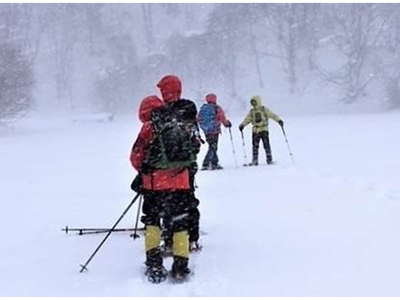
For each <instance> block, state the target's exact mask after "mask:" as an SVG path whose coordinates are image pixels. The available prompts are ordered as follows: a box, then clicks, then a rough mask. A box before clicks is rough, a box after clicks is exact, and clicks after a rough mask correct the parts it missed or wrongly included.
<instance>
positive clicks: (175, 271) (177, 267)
mask: <svg viewBox="0 0 400 300" xmlns="http://www.w3.org/2000/svg"><path fill="white" fill-rule="evenodd" d="M188 264H189V259H188V258H186V257H181V256H174V263H173V264H172V269H171V276H172V278H173V279H174V280H176V281H184V280H185V279H186V278H187V276H188V275H189V274H190V269H189V268H188Z"/></svg>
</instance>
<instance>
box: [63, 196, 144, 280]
mask: <svg viewBox="0 0 400 300" xmlns="http://www.w3.org/2000/svg"><path fill="white" fill-rule="evenodd" d="M141 195H142V194H141V193H137V194H136V196H135V197H134V198H133V199H132V201H131V202H130V203H129V205H128V206H127V208H126V209H125V210H124V212H123V213H122V215H121V216H120V217H119V218H118V220H117V221H116V222H115V224H114V225H113V226H112V227H111V228H110V229H105V230H104V231H100V232H107V235H106V236H105V237H104V239H103V240H102V241H101V242H100V244H99V245H98V246H97V248H96V249H95V250H94V251H93V253H92V254H91V255H90V257H89V259H88V260H87V261H86V262H85V263H84V264H83V265H80V266H81V270H80V273H82V272H83V271H85V270H87V266H88V264H89V263H90V262H91V261H92V259H93V257H94V256H95V255H96V253H97V252H98V251H99V250H100V248H101V247H102V246H103V244H104V243H105V241H106V240H107V239H108V237H109V236H110V235H111V233H112V232H115V231H118V229H116V227H117V225H118V224H119V222H120V221H121V220H122V219H123V217H124V216H125V215H126V213H127V212H128V211H129V209H130V208H131V207H132V205H133V204H134V203H135V202H136V200H137V199H138V198H139V197H140V200H139V206H138V211H137V215H136V224H135V228H134V233H133V234H132V235H131V236H132V237H133V238H134V239H136V238H138V237H139V236H138V235H137V230H138V222H139V214H140V207H141V204H142V199H143V197H141ZM68 230H71V229H68V227H66V230H65V231H66V232H68ZM121 231H128V230H127V229H123V230H121ZM96 233H99V232H96Z"/></svg>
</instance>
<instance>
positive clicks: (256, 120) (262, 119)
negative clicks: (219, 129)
mask: <svg viewBox="0 0 400 300" xmlns="http://www.w3.org/2000/svg"><path fill="white" fill-rule="evenodd" d="M250 104H251V106H252V108H251V110H250V112H249V113H248V114H247V116H246V118H245V119H244V120H243V122H242V123H240V125H239V130H240V131H243V129H244V127H245V126H246V125H248V124H250V123H251V125H253V137H252V144H253V160H252V162H251V164H250V165H252V166H257V165H258V147H259V145H260V140H262V141H263V145H264V149H265V154H266V157H267V164H269V165H270V164H272V153H271V145H270V143H269V134H268V120H269V119H272V120H274V121H275V122H277V123H279V125H280V126H281V127H283V120H282V119H281V118H280V117H279V116H278V115H277V114H275V113H273V112H272V111H270V110H269V109H268V108H267V107H265V106H263V105H262V102H261V97H260V96H254V97H252V98H251V100H250Z"/></svg>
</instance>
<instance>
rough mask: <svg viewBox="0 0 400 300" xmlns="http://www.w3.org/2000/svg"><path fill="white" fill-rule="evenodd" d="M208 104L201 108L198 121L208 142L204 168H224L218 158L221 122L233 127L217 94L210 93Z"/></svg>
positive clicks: (207, 97)
mask: <svg viewBox="0 0 400 300" xmlns="http://www.w3.org/2000/svg"><path fill="white" fill-rule="evenodd" d="M206 102H207V103H206V104H203V106H202V107H201V108H200V112H199V115H198V121H199V124H200V127H201V129H202V130H203V132H204V134H205V136H206V141H207V143H208V152H207V154H206V156H205V158H204V161H203V166H202V170H216V169H222V167H221V166H220V165H219V163H218V162H219V159H218V154H217V150H218V136H219V134H220V133H221V124H223V125H224V126H225V127H228V128H229V127H231V126H232V124H231V122H230V121H229V120H228V119H227V118H226V117H225V112H224V110H223V109H222V107H221V106H219V105H218V104H217V96H216V95H215V94H208V95H207V96H206Z"/></svg>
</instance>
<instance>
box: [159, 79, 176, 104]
mask: <svg viewBox="0 0 400 300" xmlns="http://www.w3.org/2000/svg"><path fill="white" fill-rule="evenodd" d="M157 87H158V88H159V89H160V91H161V95H162V97H163V99H164V101H165V102H172V101H176V100H179V99H180V97H181V93H182V82H181V80H180V79H179V78H178V77H177V76H174V75H167V76H164V77H163V78H162V79H161V80H160V82H159V83H158V84H157Z"/></svg>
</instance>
